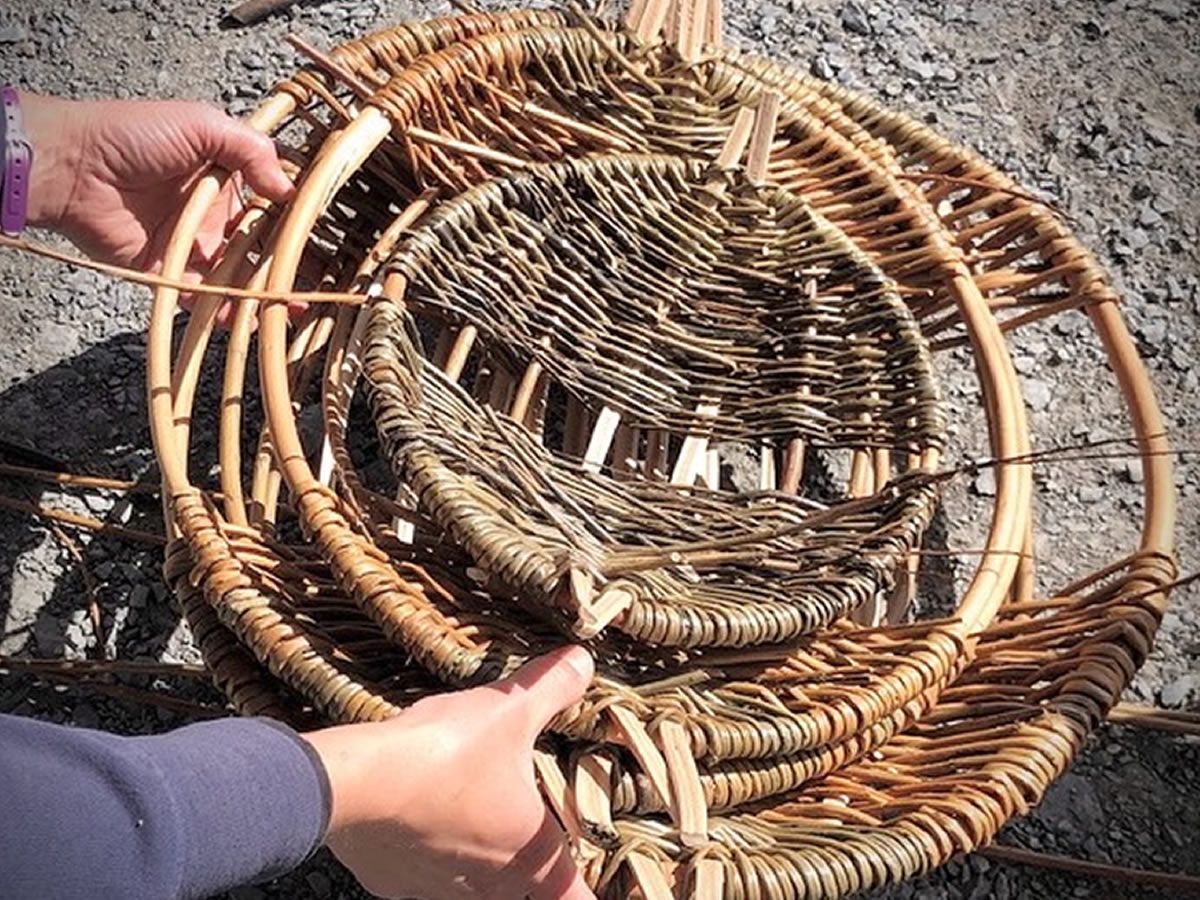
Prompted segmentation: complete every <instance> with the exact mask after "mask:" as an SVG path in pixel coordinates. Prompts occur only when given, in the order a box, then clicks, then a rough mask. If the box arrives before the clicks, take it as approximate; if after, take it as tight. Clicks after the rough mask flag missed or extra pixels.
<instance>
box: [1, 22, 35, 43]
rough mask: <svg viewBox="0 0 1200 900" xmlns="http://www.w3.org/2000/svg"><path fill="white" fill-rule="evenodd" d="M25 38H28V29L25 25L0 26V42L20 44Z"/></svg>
mask: <svg viewBox="0 0 1200 900" xmlns="http://www.w3.org/2000/svg"><path fill="white" fill-rule="evenodd" d="M27 40H29V29H28V28H26V27H25V26H23V25H3V26H0V44H20V43H23V42H25V41H27Z"/></svg>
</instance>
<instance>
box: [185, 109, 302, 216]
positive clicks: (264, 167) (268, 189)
mask: <svg viewBox="0 0 1200 900" xmlns="http://www.w3.org/2000/svg"><path fill="white" fill-rule="evenodd" d="M205 124H206V126H207V127H206V128H205V133H204V136H203V140H204V143H205V147H204V149H205V151H206V153H207V155H208V156H209V158H210V159H211V160H212V161H213V162H214V163H216V164H217V165H218V166H220V167H221V168H223V169H228V170H229V171H230V172H241V173H242V177H243V178H245V180H246V183H247V184H248V185H250V187H251V188H253V189H254V191H255V193H257V194H259V195H260V196H263V197H266V198H267V199H268V200H275V201H283V200H286V199H288V197H290V196H291V195H292V192H293V191H294V190H295V189H296V187H295V185H294V184H292V182H291V179H289V178H288V177H287V176H286V175H285V174H283V168H282V166H280V165H279V157H278V155H277V154H276V153H275V142H274V141H272V140H271V139H270V138H269V137H267V136H266V135H265V134H263V133H261V132H259V131H255V130H254V129H253V128H251V127H250V126H249V125H245V124H243V123H241V122H239V121H237V120H236V119H232V118H230V117H229V116H227V115H225V114H224V113H223V112H221V111H220V110H217V109H214V110H212V115H211V118H209V119H208V120H207V121H206V123H205Z"/></svg>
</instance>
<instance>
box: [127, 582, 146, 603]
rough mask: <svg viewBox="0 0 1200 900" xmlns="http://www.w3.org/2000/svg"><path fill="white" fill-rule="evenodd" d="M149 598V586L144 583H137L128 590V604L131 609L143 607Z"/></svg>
mask: <svg viewBox="0 0 1200 900" xmlns="http://www.w3.org/2000/svg"><path fill="white" fill-rule="evenodd" d="M149 599H150V588H149V587H147V586H146V585H144V584H139V585H137V586H136V587H135V588H134V589H133V590H132V591H130V592H129V605H130V606H131V607H132V608H133V609H144V608H145V606H146V601H148V600H149Z"/></svg>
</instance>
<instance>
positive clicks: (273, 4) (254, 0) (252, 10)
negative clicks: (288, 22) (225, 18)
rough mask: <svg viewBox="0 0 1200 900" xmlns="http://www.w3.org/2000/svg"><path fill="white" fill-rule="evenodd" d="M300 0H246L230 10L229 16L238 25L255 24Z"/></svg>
mask: <svg viewBox="0 0 1200 900" xmlns="http://www.w3.org/2000/svg"><path fill="white" fill-rule="evenodd" d="M298 2H299V0H246V2H245V3H239V4H238V5H237V6H235V7H234V8H233V9H231V10H230V11H229V18H230V19H231V20H232V21H234V22H236V23H237V24H238V25H253V24H255V23H256V22H261V21H262V20H263V19H265V18H266V17H267V16H269V15H271V14H273V13H277V12H283V11H284V10H286V9H289V8H291V7H293V6H295V5H296V4H297V3H298Z"/></svg>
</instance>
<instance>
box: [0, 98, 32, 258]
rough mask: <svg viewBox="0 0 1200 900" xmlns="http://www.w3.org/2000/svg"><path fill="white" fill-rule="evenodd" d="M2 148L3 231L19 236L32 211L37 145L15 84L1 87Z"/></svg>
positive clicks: (0, 223) (0, 215)
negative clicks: (23, 124)
mask: <svg viewBox="0 0 1200 900" xmlns="http://www.w3.org/2000/svg"><path fill="white" fill-rule="evenodd" d="M0 148H3V153H4V168H3V169H2V170H0V231H3V232H4V233H5V234H8V235H12V236H14V237H15V236H16V235H18V234H20V233H21V229H23V228H24V227H25V218H26V215H27V214H28V212H29V178H30V173H31V172H32V170H33V146H32V145H31V144H30V143H29V138H28V137H26V135H25V129H24V128H22V127H21V101H20V98H19V97H18V96H17V89H16V88H14V87H12V86H11V85H5V86H4V87H2V88H0Z"/></svg>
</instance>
